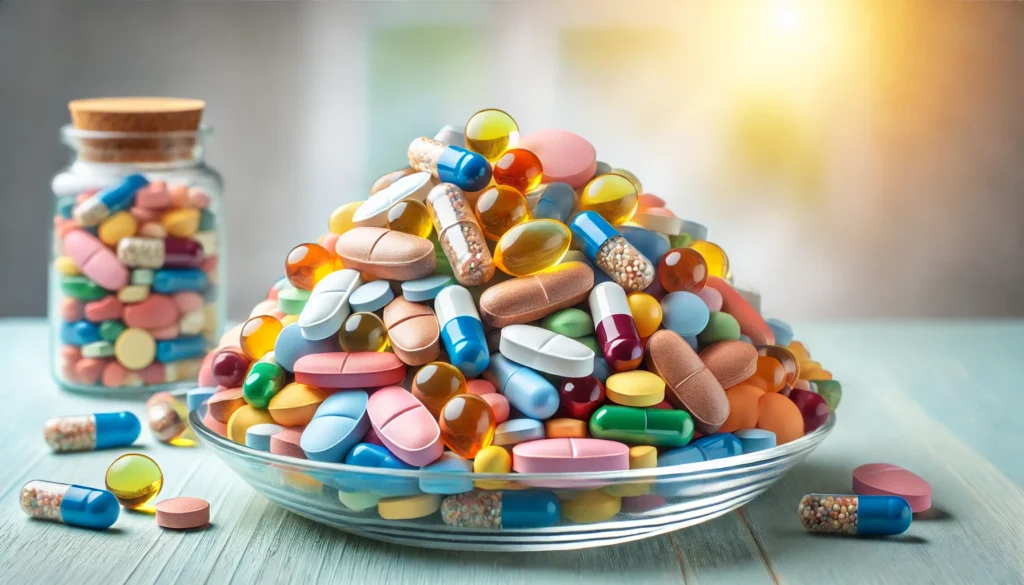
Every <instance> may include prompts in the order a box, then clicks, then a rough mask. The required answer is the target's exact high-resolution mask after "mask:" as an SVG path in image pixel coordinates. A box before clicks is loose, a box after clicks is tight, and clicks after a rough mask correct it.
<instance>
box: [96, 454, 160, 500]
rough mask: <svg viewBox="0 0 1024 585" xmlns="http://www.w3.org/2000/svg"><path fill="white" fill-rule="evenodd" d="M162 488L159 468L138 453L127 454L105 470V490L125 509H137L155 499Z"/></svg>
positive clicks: (154, 462)
mask: <svg viewBox="0 0 1024 585" xmlns="http://www.w3.org/2000/svg"><path fill="white" fill-rule="evenodd" d="M163 486H164V474H163V472H162V471H160V466H159V465H157V464H156V461H153V460H152V459H150V458H149V457H146V456H145V455H142V454H140V453H128V454H127V455H122V456H120V457H118V458H117V459H115V460H114V462H113V463H111V464H110V467H108V468H107V490H108V491H109V492H110V493H112V494H114V497H116V498H117V501H118V502H120V503H121V505H122V506H124V507H125V508H131V509H136V510H137V509H139V508H143V507H145V506H146V505H147V504H149V503H150V502H152V501H153V500H154V499H156V496H157V495H158V494H159V493H160V488H162V487H163Z"/></svg>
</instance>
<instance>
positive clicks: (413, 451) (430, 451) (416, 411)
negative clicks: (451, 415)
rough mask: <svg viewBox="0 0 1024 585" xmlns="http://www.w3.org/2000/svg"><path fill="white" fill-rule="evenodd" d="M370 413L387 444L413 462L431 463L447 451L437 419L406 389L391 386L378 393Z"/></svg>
mask: <svg viewBox="0 0 1024 585" xmlns="http://www.w3.org/2000/svg"><path fill="white" fill-rule="evenodd" d="M366 412H367V414H369V415H370V424H371V425H372V426H373V430H375V431H377V437H378V438H380V440H381V442H383V443H384V446H385V447H387V448H388V450H390V451H391V452H392V453H394V454H395V456H396V457H398V458H399V459H401V460H402V461H404V462H406V463H408V464H409V465H416V466H423V465H429V464H430V463H433V462H434V461H437V460H438V458H440V457H441V453H443V452H444V443H442V442H441V428H440V427H438V426H437V421H436V420H435V419H434V417H433V416H431V415H430V411H428V410H427V407H425V406H423V403H422V402H420V401H419V400H418V399H417V398H416V397H415V396H413V395H412V394H410V393H409V392H408V391H406V390H405V388H401V387H399V386H391V387H388V388H381V389H380V390H378V391H376V392H374V393H373V395H372V396H370V400H369V402H367V403H366Z"/></svg>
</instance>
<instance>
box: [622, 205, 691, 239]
mask: <svg viewBox="0 0 1024 585" xmlns="http://www.w3.org/2000/svg"><path fill="white" fill-rule="evenodd" d="M629 221H631V222H633V223H635V224H636V225H638V226H640V227H642V228H644V229H648V230H651V231H652V232H658V233H659V234H665V235H667V236H678V235H679V234H681V233H682V232H683V220H682V219H680V218H678V217H669V216H667V215H655V214H653V213H644V212H642V211H640V212H637V213H635V214H633V218H632V219H630V220H629Z"/></svg>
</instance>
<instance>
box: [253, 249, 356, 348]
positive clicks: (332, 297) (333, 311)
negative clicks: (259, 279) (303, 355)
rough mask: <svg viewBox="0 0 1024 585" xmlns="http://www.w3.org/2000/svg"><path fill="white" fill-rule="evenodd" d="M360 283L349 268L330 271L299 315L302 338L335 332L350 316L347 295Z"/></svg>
mask: <svg viewBox="0 0 1024 585" xmlns="http://www.w3.org/2000/svg"><path fill="white" fill-rule="evenodd" d="M346 265H347V263H346ZM362 283H363V279H362V277H361V276H360V275H359V272H357V271H356V270H349V269H343V270H339V271H337V272H332V273H331V274H328V275H327V276H325V277H324V278H323V280H321V281H320V282H318V283H317V284H316V286H315V287H313V292H312V294H311V295H310V297H309V300H308V301H306V306H305V307H303V309H302V313H300V314H299V320H298V325H299V329H300V330H301V331H302V336H303V337H305V338H306V339H311V340H320V339H327V338H328V337H331V336H332V335H334V334H335V333H337V332H338V330H339V329H341V324H342V323H344V322H345V318H346V317H348V315H349V304H348V296H349V295H350V294H352V292H353V291H354V290H356V289H357V288H359V286H360V285H361V284H362ZM243 349H244V348H243Z"/></svg>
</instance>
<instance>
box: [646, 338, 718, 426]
mask: <svg viewBox="0 0 1024 585" xmlns="http://www.w3.org/2000/svg"><path fill="white" fill-rule="evenodd" d="M644 361H645V363H646V364H647V369H648V370H650V371H651V372H654V373H655V374H657V375H658V376H660V377H661V379H662V380H664V381H665V386H666V391H665V399H666V400H668V402H669V404H671V405H672V406H674V407H676V408H680V409H683V410H685V411H687V412H689V413H690V416H691V417H693V424H694V426H695V427H697V430H698V431H700V432H702V433H704V434H708V433H713V432H715V431H716V430H718V427H720V426H722V423H724V422H725V419H727V418H729V400H728V398H727V397H726V395H725V390H723V389H722V385H721V384H719V383H718V380H717V379H715V376H714V374H712V373H711V370H709V369H708V368H706V367H705V366H704V362H702V361H701V360H700V358H699V357H698V356H697V354H696V353H695V352H694V351H693V349H692V348H691V347H690V344H689V343H686V340H685V339H683V338H682V337H680V336H679V334H678V333H676V332H674V331H670V330H668V329H662V330H661V331H655V332H654V334H652V335H651V336H650V338H648V340H647V352H646V355H645V358H644Z"/></svg>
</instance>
